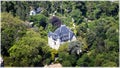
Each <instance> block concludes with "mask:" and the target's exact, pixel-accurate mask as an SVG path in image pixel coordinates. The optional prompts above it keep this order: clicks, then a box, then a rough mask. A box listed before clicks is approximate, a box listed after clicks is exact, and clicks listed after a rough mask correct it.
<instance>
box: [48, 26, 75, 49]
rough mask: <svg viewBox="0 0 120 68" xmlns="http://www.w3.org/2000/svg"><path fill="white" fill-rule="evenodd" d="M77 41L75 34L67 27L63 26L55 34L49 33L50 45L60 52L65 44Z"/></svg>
mask: <svg viewBox="0 0 120 68" xmlns="http://www.w3.org/2000/svg"><path fill="white" fill-rule="evenodd" d="M75 40H76V37H75V35H74V33H73V32H72V31H71V30H70V29H69V28H68V27H67V26H66V25H61V26H60V27H59V28H57V29H56V30H55V31H54V32H49V33H48V45H49V46H50V47H51V48H53V49H56V50H58V49H59V47H60V45H61V44H63V43H64V42H70V41H75Z"/></svg>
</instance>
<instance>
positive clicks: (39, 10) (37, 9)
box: [30, 7, 42, 15]
mask: <svg viewBox="0 0 120 68" xmlns="http://www.w3.org/2000/svg"><path fill="white" fill-rule="evenodd" d="M41 11H42V8H40V7H38V8H36V9H33V8H31V11H30V15H36V14H39V13H40V12H41Z"/></svg>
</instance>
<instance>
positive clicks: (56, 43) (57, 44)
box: [48, 36, 76, 50]
mask: <svg viewBox="0 0 120 68" xmlns="http://www.w3.org/2000/svg"><path fill="white" fill-rule="evenodd" d="M75 40H76V37H75V36H73V38H72V40H71V41H75ZM67 42H70V40H68V41H67ZM63 43H65V42H60V39H57V40H56V41H55V40H53V39H52V36H51V37H48V45H49V46H50V47H51V48H53V49H56V50H58V49H59V47H60V44H63Z"/></svg>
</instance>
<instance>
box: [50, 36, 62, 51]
mask: <svg viewBox="0 0 120 68" xmlns="http://www.w3.org/2000/svg"><path fill="white" fill-rule="evenodd" d="M48 44H49V46H50V47H51V48H53V49H56V50H58V48H59V46H60V40H59V39H57V41H54V40H53V39H52V37H48Z"/></svg>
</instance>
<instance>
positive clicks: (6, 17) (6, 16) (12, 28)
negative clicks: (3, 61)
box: [1, 13, 26, 55]
mask: <svg viewBox="0 0 120 68" xmlns="http://www.w3.org/2000/svg"><path fill="white" fill-rule="evenodd" d="M25 32H26V26H25V24H24V22H23V21H21V20H20V19H19V18H17V17H13V16H12V15H11V14H10V13H2V14H1V40H2V41H1V44H2V45H1V48H2V51H1V52H2V55H9V54H8V52H7V50H8V49H9V48H10V47H11V46H12V45H13V43H14V41H17V40H18V39H19V38H20V37H22V36H23V35H24V34H25Z"/></svg>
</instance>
